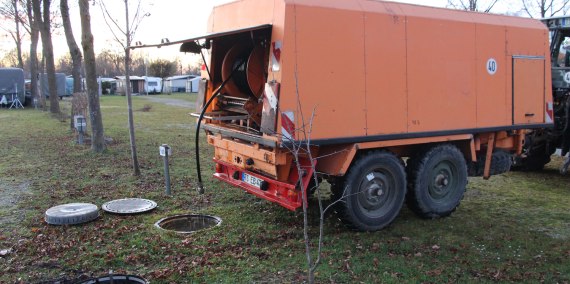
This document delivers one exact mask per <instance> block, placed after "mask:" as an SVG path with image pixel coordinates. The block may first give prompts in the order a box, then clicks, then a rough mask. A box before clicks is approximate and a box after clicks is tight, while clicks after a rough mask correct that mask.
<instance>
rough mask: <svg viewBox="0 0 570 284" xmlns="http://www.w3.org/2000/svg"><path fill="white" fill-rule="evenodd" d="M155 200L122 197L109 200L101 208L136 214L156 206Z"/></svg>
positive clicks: (107, 210) (112, 211) (115, 212)
mask: <svg viewBox="0 0 570 284" xmlns="http://www.w3.org/2000/svg"><path fill="white" fill-rule="evenodd" d="M156 206H157V204H156V202H154V201H152V200H148V199H142V198H123V199H116V200H112V201H109V202H107V203H105V204H103V206H101V208H103V210H105V212H109V213H114V214H137V213H144V212H148V211H150V210H153V209H154V208H156Z"/></svg>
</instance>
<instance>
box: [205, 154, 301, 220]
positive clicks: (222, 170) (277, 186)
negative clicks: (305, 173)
mask: <svg viewBox="0 0 570 284" xmlns="http://www.w3.org/2000/svg"><path fill="white" fill-rule="evenodd" d="M214 162H216V173H215V174H214V177H215V178H216V179H219V180H221V181H223V182H226V183H229V184H231V185H234V186H237V187H239V188H241V189H243V190H245V191H246V192H248V193H251V194H253V195H255V196H257V197H259V198H263V199H265V200H268V201H271V202H274V203H277V204H279V205H281V206H283V207H285V208H287V209H289V210H292V211H294V210H296V209H297V208H299V207H301V206H302V199H301V191H300V190H297V189H296V186H295V185H293V184H289V183H284V182H279V181H277V180H273V179H271V178H267V177H264V176H262V175H259V174H256V173H253V172H250V171H247V170H244V169H241V168H238V167H236V166H234V165H231V164H229V163H226V162H223V161H220V160H216V159H214ZM243 173H247V174H248V175H251V176H254V177H256V178H259V179H261V180H263V182H264V184H263V185H262V186H261V188H263V189H261V188H260V187H257V186H254V185H251V184H249V183H247V182H245V181H243V180H242V177H243Z"/></svg>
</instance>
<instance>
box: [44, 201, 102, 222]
mask: <svg viewBox="0 0 570 284" xmlns="http://www.w3.org/2000/svg"><path fill="white" fill-rule="evenodd" d="M97 217H99V208H98V207H97V205H95V204H91V203H69V204H63V205H58V206H54V207H51V208H50V209H48V210H47V211H46V213H45V221H46V223H48V224H51V225H75V224H81V223H85V222H89V221H92V220H95V219H97Z"/></svg>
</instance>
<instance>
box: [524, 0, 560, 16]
mask: <svg viewBox="0 0 570 284" xmlns="http://www.w3.org/2000/svg"><path fill="white" fill-rule="evenodd" d="M521 1H522V4H523V10H524V11H525V12H526V13H527V14H528V15H529V16H530V17H531V18H534V17H540V18H545V17H552V16H555V15H556V14H558V13H560V12H563V13H565V12H566V11H567V9H568V4H569V3H570V0H521Z"/></svg>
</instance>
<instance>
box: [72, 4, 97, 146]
mask: <svg viewBox="0 0 570 284" xmlns="http://www.w3.org/2000/svg"><path fill="white" fill-rule="evenodd" d="M62 2H63V0H62ZM79 13H80V15H81V34H82V36H81V46H82V47H83V53H84V54H85V80H86V83H87V98H88V100H89V119H90V121H91V132H92V141H91V150H93V152H96V153H101V152H103V151H104V150H105V137H104V134H103V133H104V132H103V119H102V116H101V107H100V105H99V86H98V84H97V71H96V69H95V51H94V49H93V34H92V33H91V15H90V14H89V0H79ZM62 14H63V13H62Z"/></svg>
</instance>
